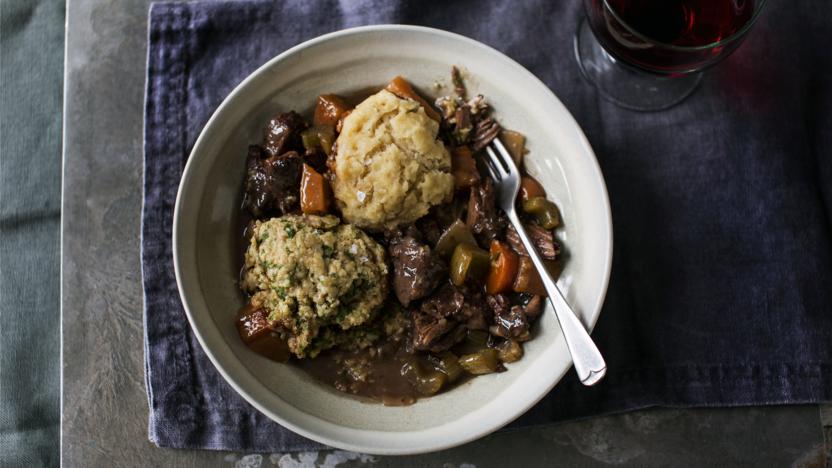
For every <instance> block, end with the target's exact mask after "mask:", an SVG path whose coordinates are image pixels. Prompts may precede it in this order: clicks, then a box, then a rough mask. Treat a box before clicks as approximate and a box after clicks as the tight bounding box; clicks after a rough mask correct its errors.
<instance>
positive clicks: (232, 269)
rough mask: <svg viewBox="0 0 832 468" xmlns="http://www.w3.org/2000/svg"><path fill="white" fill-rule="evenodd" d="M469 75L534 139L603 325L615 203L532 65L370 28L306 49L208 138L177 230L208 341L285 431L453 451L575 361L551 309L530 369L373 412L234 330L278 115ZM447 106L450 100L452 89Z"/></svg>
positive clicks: (289, 56)
mask: <svg viewBox="0 0 832 468" xmlns="http://www.w3.org/2000/svg"><path fill="white" fill-rule="evenodd" d="M451 65H458V66H461V67H463V68H464V69H466V70H467V72H468V73H467V77H468V78H467V81H466V83H467V85H468V88H469V90H470V91H472V92H474V93H482V94H484V95H485V96H486V97H487V99H488V100H489V102H491V103H492V104H493V106H494V108H495V111H496V115H497V117H498V119H499V120H500V122H501V123H502V124H503V125H504V126H505V127H506V128H511V129H515V130H518V131H520V132H522V133H524V134H525V135H526V136H527V138H528V149H529V155H528V157H527V159H526V167H527V169H528V171H529V173H531V174H532V175H533V176H535V177H536V178H537V179H538V180H539V181H540V182H541V183H542V184H543V185H544V187H545V188H546V191H547V193H548V194H549V196H550V198H551V199H553V200H554V201H555V202H557V204H558V205H559V206H560V209H561V212H562V216H563V219H564V226H565V227H564V228H563V229H561V230H560V232H559V233H558V235H559V237H560V238H561V239H562V240H563V243H564V245H565V246H566V248H567V249H568V251H569V254H570V256H569V261H568V263H567V264H566V267H565V270H564V272H563V275H562V276H561V278H560V280H559V285H560V287H561V288H562V290H563V291H564V292H565V294H566V297H567V299H568V300H569V302H570V303H571V304H572V305H573V306H574V308H575V310H576V311H577V312H578V313H579V314H580V315H581V316H582V319H583V321H584V323H586V324H587V325H588V326H593V325H594V324H595V321H596V319H597V318H598V313H599V311H600V309H601V304H602V303H603V300H604V294H605V293H606V289H607V282H608V279H609V272H610V264H611V260H612V258H611V257H612V228H611V220H610V209H609V201H608V199H607V191H606V187H605V185H604V180H603V178H602V176H601V171H600V170H599V168H598V164H597V161H596V160H595V156H594V155H593V153H592V149H591V148H590V146H589V144H588V143H587V140H586V138H585V137H584V135H583V133H582V132H581V129H580V128H579V127H578V125H577V124H576V123H575V120H574V119H573V118H572V116H571V115H570V114H569V112H568V111H567V110H566V108H564V106H563V105H562V104H561V103H560V101H558V99H557V98H556V97H555V96H554V95H553V94H552V92H551V91H549V89H548V88H547V87H546V86H545V85H544V84H543V83H541V82H540V81H539V80H538V79H537V78H535V77H534V76H533V75H532V74H531V73H529V72H528V71H527V70H525V69H524V68H523V67H522V66H520V65H519V64H517V63H516V62H514V61H513V60H511V59H509V58H508V57H506V56H505V55H503V54H501V53H500V52H497V51H496V50H494V49H491V48H489V47H487V46H485V45H483V44H480V43H478V42H476V41H474V40H471V39H468V38H465V37H462V36H459V35H456V34H452V33H448V32H445V31H439V30H435V29H428V28H422V27H413V26H370V27H362V28H355V29H348V30H344V31H339V32H336V33H332V34H327V35H325V36H321V37H319V38H317V39H313V40H311V41H308V42H305V43H303V44H301V45H299V46H297V47H294V48H292V49H290V50H288V51H286V52H284V53H282V54H280V55H279V56H277V57H275V58H274V59H272V60H271V61H269V62H268V63H267V64H265V65H263V66H262V67H260V68H259V69H258V70H257V71H256V72H254V73H253V74H252V75H251V76H249V77H248V78H247V79H246V80H245V81H243V82H242V83H241V84H240V85H239V86H237V88H236V89H235V90H234V91H233V92H232V93H231V94H230V95H229V96H228V97H227V98H226V99H225V101H224V102H223V103H222V105H220V107H219V108H218V109H217V111H216V112H215V113H214V115H213V116H212V117H211V119H210V120H209V121H208V124H207V125H206V126H205V128H204V129H203V130H202V133H201V134H200V136H199V138H198V139H197V141H196V144H195V145H194V149H193V152H192V153H191V156H190V158H189V159H188V163H187V165H186V167H185V171H184V174H183V176H182V181H181V184H180V187H179V194H178V196H177V200H176V211H175V214H174V225H173V252H174V263H175V265H176V279H177V282H178V285H179V292H180V294H181V297H182V303H183V304H184V306H185V310H186V312H187V314H188V319H189V320H190V322H191V326H192V327H193V330H194V333H195V334H196V336H197V338H198V339H199V342H200V343H201V344H202V347H203V349H204V350H205V352H206V353H207V354H208V356H209V357H210V358H211V361H212V362H213V363H214V365H215V366H216V367H217V369H218V370H219V372H220V373H221V374H222V376H223V377H224V378H225V379H226V381H228V383H229V384H230V385H231V386H232V387H234V389H236V390H237V392H239V393H240V395H242V396H243V397H244V398H245V399H246V400H248V402H249V403H251V404H252V405H254V406H255V407H256V408H257V409H258V410H260V411H262V412H263V413H264V414H266V415H267V416H269V417H270V418H272V419H274V420H275V421H277V422H278V423H280V424H282V425H283V426H285V427H287V428H289V429H291V430H293V431H295V432H297V433H298V434H301V435H303V436H306V437H308V438H310V439H314V440H316V441H319V442H321V443H324V444H327V445H331V446H334V447H338V448H342V449H347V450H354V451H358V452H367V453H375V454H407V453H420V452H429V451H433V450H439V449H443V448H447V447H452V446H455V445H459V444H462V443H464V442H467V441H470V440H473V439H476V438H478V437H481V436H483V435H485V434H488V433H490V432H492V431H494V430H496V429H498V428H500V427H502V426H503V425H505V424H507V423H509V422H510V421H512V420H513V419H515V418H517V417H518V416H520V415H521V414H522V413H523V412H524V411H526V410H527V409H529V408H530V407H531V406H532V405H534V404H535V403H536V402H537V401H538V400H540V399H541V398H542V397H543V396H544V395H546V393H547V392H548V391H549V390H551V389H552V387H554V385H555V384H556V383H557V382H558V381H559V380H560V379H561V377H563V375H564V374H565V373H566V372H567V370H569V368H570V367H571V359H570V357H569V354H568V352H567V349H566V345H565V343H564V341H563V337H562V335H561V333H560V330H559V328H558V324H557V320H556V318H555V315H554V313H552V312H551V310H547V311H546V312H544V313H543V315H542V317H541V320H540V321H539V322H538V323H537V325H536V336H535V338H534V339H533V340H532V341H530V342H528V343H527V344H526V346H525V357H523V359H521V360H520V361H519V362H516V363H514V364H510V365H508V366H507V367H508V368H509V370H508V372H505V373H501V374H492V375H486V376H481V377H477V378H475V379H472V380H471V381H470V382H468V383H466V384H464V385H462V386H461V387H459V388H456V389H453V390H451V391H449V392H446V393H442V394H439V395H437V396H434V397H431V398H426V399H423V400H420V401H419V402H417V403H416V404H415V405H412V406H406V407H385V406H382V405H380V404H372V403H366V402H362V401H359V400H358V399H355V398H353V397H351V396H348V395H345V394H343V393H339V392H337V391H336V390H334V389H331V388H329V387H327V386H324V385H322V384H319V383H317V382H315V381H313V380H312V379H311V378H310V377H309V376H307V375H306V374H304V373H303V372H302V371H300V370H298V369H296V368H295V367H294V366H288V365H283V364H278V363H275V362H272V361H269V360H268V359H266V358H264V357H261V356H259V355H257V354H255V353H254V352H252V351H250V350H249V349H248V348H246V346H245V345H244V344H243V343H242V341H241V340H240V338H239V336H238V335H237V330H236V328H235V324H234V317H235V314H236V312H237V310H238V309H239V308H240V307H241V306H242V304H243V297H242V295H241V294H240V292H239V291H238V289H237V285H236V280H237V275H238V264H239V263H238V262H239V259H238V258H237V255H238V251H237V250H236V248H235V245H236V242H238V241H237V236H238V230H237V229H236V228H235V219H236V216H237V215H236V212H237V210H238V207H239V206H240V199H241V195H240V192H241V187H242V181H243V173H244V167H243V166H244V159H245V158H244V155H245V152H246V148H247V145H248V144H250V143H253V142H258V141H259V140H260V138H261V135H262V133H261V132H262V128H263V125H264V122H265V121H266V119H267V118H268V117H269V116H270V115H271V114H273V113H275V112H277V111H288V110H291V109H294V110H297V111H299V112H309V111H311V108H312V103H313V102H314V100H315V97H316V96H317V95H318V94H321V93H339V94H340V93H344V94H348V93H350V92H354V91H356V90H361V89H368V88H370V87H379V86H381V85H383V84H384V83H385V82H386V81H387V80H389V79H390V78H392V77H393V76H395V75H399V74H401V75H404V76H406V77H407V78H408V79H409V80H410V81H411V82H413V83H414V84H416V85H417V86H418V87H420V88H421V90H422V91H424V92H426V93H431V92H434V93H435V91H434V90H433V87H432V84H433V83H435V82H443V83H448V82H449V74H450V68H451ZM443 92H444V93H448V92H450V88H449V87H446V88H445V90H444V91H443Z"/></svg>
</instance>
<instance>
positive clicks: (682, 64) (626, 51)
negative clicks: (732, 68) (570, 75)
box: [574, 0, 766, 111]
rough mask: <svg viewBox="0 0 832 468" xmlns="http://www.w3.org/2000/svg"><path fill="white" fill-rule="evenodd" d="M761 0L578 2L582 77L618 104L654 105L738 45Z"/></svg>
mask: <svg viewBox="0 0 832 468" xmlns="http://www.w3.org/2000/svg"><path fill="white" fill-rule="evenodd" d="M765 2H766V0H584V7H585V9H586V18H585V20H583V21H581V25H580V26H579V27H578V32H577V33H576V34H575V43H574V45H575V57H576V59H577V60H578V64H579V66H580V68H581V72H582V73H583V75H584V77H585V78H586V79H587V80H588V81H589V82H591V83H592V84H593V85H595V87H596V88H597V89H598V91H599V92H600V94H601V96H603V97H604V98H605V99H607V100H609V101H611V102H613V103H615V104H617V105H618V106H620V107H624V108H627V109H633V110H638V111H657V110H662V109H667V108H669V107H672V106H674V105H675V104H678V103H679V102H681V101H682V100H684V99H685V98H686V97H687V96H689V95H690V94H691V93H692V92H693V90H694V89H696V86H697V85H698V84H699V81H700V80H701V78H702V75H701V71H702V70H704V69H705V68H707V67H709V66H711V65H714V64H715V63H717V62H719V61H720V60H722V59H724V58H725V57H727V56H728V55H729V54H731V52H733V51H734V50H735V49H736V48H737V47H738V46H739V45H740V43H742V40H743V39H744V38H745V36H746V34H747V33H748V31H749V30H750V29H751V26H752V25H753V24H754V22H755V21H756V19H757V18H758V17H759V14H760V11H762V8H763V5H764V4H765Z"/></svg>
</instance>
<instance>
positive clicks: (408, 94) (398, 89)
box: [385, 76, 441, 122]
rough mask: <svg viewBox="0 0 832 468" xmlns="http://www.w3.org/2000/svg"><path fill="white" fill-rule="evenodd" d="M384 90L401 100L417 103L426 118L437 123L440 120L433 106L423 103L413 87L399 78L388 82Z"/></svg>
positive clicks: (423, 100) (422, 99)
mask: <svg viewBox="0 0 832 468" xmlns="http://www.w3.org/2000/svg"><path fill="white" fill-rule="evenodd" d="M385 89H386V90H387V91H390V92H391V93H393V94H395V95H396V96H398V97H400V98H402V99H412V100H414V101H416V102H418V103H419V104H421V105H422V107H423V108H424V109H425V114H427V116H428V117H430V118H431V119H433V120H435V121H437V122H439V121H440V120H441V117H440V116H439V112H437V111H436V109H434V108H433V106H431V105H430V104H429V103H428V102H427V101H425V99H424V98H423V97H422V96H419V94H418V93H417V92H416V91H415V90H414V89H413V86H411V85H410V83H409V82H408V81H407V80H406V79H404V78H402V77H401V76H397V77H395V78H393V79H392V80H390V83H388V84H387V87H386V88H385Z"/></svg>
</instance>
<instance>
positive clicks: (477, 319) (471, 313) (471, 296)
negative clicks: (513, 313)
mask: <svg viewBox="0 0 832 468" xmlns="http://www.w3.org/2000/svg"><path fill="white" fill-rule="evenodd" d="M464 297H465V301H464V302H463V304H462V307H461V308H460V309H459V311H457V312H456V313H455V314H454V317H455V318H456V319H457V320H459V321H460V322H463V323H465V327H466V328H468V329H469V330H487V329H488V320H487V318H486V317H487V315H486V312H487V311H488V304H487V303H486V302H485V299H484V298H483V294H482V293H481V292H479V291H469V292H467V293H465V294H464Z"/></svg>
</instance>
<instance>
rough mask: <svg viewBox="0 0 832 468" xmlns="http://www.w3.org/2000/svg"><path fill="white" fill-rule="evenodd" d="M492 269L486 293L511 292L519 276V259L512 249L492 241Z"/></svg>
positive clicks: (486, 284) (487, 280)
mask: <svg viewBox="0 0 832 468" xmlns="http://www.w3.org/2000/svg"><path fill="white" fill-rule="evenodd" d="M490 253H491V268H490V269H489V271H488V278H487V279H486V282H485V292H487V293H488V294H500V293H504V292H508V291H511V289H512V285H513V284H514V278H515V276H517V268H518V266H519V258H518V256H517V254H516V253H515V252H514V251H513V250H511V248H510V247H509V246H508V245H506V244H504V243H502V242H500V241H498V240H496V239H495V240H493V241H491V246H490Z"/></svg>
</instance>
